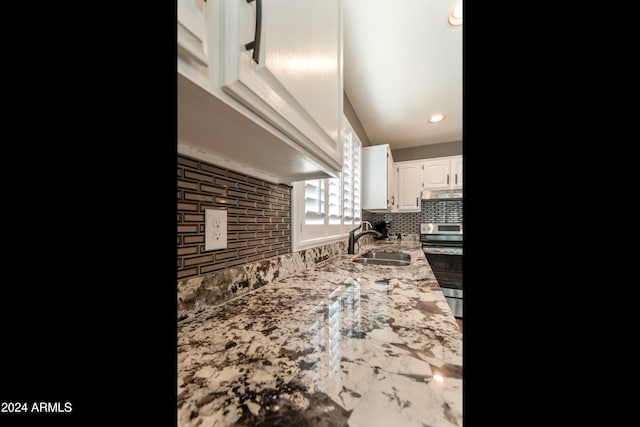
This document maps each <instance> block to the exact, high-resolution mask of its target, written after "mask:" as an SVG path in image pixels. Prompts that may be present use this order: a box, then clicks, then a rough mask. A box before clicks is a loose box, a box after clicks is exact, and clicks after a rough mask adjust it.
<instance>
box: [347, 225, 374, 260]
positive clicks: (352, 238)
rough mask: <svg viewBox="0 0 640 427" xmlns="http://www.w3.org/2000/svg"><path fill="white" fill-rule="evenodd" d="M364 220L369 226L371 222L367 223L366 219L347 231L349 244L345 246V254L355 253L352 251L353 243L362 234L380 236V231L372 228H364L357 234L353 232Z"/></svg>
mask: <svg viewBox="0 0 640 427" xmlns="http://www.w3.org/2000/svg"><path fill="white" fill-rule="evenodd" d="M365 222H366V223H367V224H368V225H369V227H371V223H369V222H368V221H364V222H363V223H362V224H360V225H359V226H358V227H356V228H354V229H353V230H351V231H350V232H349V246H348V247H347V254H349V255H353V254H354V253H355V252H354V247H355V244H356V242H357V241H358V239H360V238H361V237H362V236H366V235H367V234H373V235H374V236H376V237H382V233H380V232H378V231H376V230H372V229H369V230H367V229H364V231H362V232H360V233H358V234H355V232H356V231H358V230H359V229H360V228H361V227H362V226H363V224H364V223H365Z"/></svg>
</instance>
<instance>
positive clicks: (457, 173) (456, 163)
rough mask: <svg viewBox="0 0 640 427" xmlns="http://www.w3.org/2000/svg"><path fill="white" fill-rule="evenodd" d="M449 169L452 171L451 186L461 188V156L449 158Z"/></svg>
mask: <svg viewBox="0 0 640 427" xmlns="http://www.w3.org/2000/svg"><path fill="white" fill-rule="evenodd" d="M451 171H452V172H453V182H452V188H456V189H457V188H462V156H456V157H455V158H452V159H451Z"/></svg>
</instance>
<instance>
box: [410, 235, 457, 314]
mask: <svg viewBox="0 0 640 427" xmlns="http://www.w3.org/2000/svg"><path fill="white" fill-rule="evenodd" d="M420 241H421V242H422V251H423V252H424V254H425V256H426V257H427V261H428V262H429V265H430V266H431V270H433V274H434V275H435V276H436V279H437V280H438V284H439V285H440V288H441V289H442V293H443V294H444V296H445V297H446V299H447V302H448V303H449V307H451V311H452V312H453V315H454V316H455V317H458V318H462V242H463V234H462V223H423V224H420Z"/></svg>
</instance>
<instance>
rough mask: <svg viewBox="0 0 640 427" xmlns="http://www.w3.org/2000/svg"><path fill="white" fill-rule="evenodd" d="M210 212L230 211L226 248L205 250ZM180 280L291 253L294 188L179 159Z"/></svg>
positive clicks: (196, 161) (181, 157) (183, 157)
mask: <svg viewBox="0 0 640 427" xmlns="http://www.w3.org/2000/svg"><path fill="white" fill-rule="evenodd" d="M206 208H224V209H226V210H227V248H226V249H218V250H213V251H205V250H204V213H205V209H206ZM177 219H178V224H177V232H178V279H185V278H189V277H195V276H200V275H203V274H207V273H211V272H214V271H217V270H223V269H226V268H230V267H233V266H238V265H241V264H246V263H249V262H254V261H258V260H262V259H266V258H269V257H273V256H276V255H282V254H286V253H290V252H291V187H290V186H287V185H284V184H274V183H271V182H267V181H264V180H262V179H257V178H254V177H251V176H248V175H244V174H241V173H238V172H235V171H232V170H229V169H225V168H221V167H218V166H215V165H211V164H208V163H206V162H203V161H200V160H196V159H193V158H190V157H187V156H183V155H178V218H177Z"/></svg>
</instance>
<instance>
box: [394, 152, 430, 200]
mask: <svg viewBox="0 0 640 427" xmlns="http://www.w3.org/2000/svg"><path fill="white" fill-rule="evenodd" d="M423 164H424V162H423V161H421V160H419V161H407V162H396V163H395V166H396V174H397V176H398V203H397V204H396V207H397V209H398V212H420V209H421V206H420V193H421V191H422V183H423V174H422V172H423V169H422V166H423Z"/></svg>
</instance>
